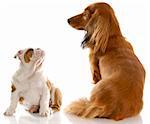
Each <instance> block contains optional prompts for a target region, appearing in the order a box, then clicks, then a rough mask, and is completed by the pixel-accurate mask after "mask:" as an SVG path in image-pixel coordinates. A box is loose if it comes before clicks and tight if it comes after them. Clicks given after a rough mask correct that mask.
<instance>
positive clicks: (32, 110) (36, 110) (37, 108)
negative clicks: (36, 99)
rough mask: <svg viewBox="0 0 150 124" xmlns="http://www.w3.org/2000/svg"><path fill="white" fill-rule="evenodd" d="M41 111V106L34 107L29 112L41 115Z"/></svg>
mask: <svg viewBox="0 0 150 124" xmlns="http://www.w3.org/2000/svg"><path fill="white" fill-rule="evenodd" d="M39 109H40V106H39V105H32V106H31V107H30V109H29V110H28V111H29V112H30V113H39Z"/></svg>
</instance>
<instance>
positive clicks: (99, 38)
mask: <svg viewBox="0 0 150 124" xmlns="http://www.w3.org/2000/svg"><path fill="white" fill-rule="evenodd" d="M109 25H110V23H109V17H108V16H107V15H105V16H104V15H103V16H101V14H100V13H99V12H98V11H96V12H95V13H94V14H93V15H92V17H91V19H90V20H89V23H88V24H87V30H88V32H89V34H91V38H90V43H91V44H93V49H94V53H96V52H101V53H102V54H103V53H105V51H106V48H107V44H108V38H109Z"/></svg>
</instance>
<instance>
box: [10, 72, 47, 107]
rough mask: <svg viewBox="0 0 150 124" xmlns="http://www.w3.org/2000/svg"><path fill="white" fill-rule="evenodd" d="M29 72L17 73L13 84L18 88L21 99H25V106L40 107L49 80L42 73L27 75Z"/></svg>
mask: <svg viewBox="0 0 150 124" xmlns="http://www.w3.org/2000/svg"><path fill="white" fill-rule="evenodd" d="M26 73H28V72H23V71H20V70H19V71H17V72H16V73H15V75H14V76H13V81H12V83H13V84H14V85H15V87H16V89H17V90H16V91H17V92H18V94H19V97H23V99H24V100H23V102H22V103H23V105H25V106H26V107H30V106H32V105H39V104H40V99H41V96H42V94H43V90H48V89H47V85H46V82H47V78H46V77H45V76H44V75H43V72H42V71H38V72H34V73H33V74H32V75H28V77H27V75H25V74H26Z"/></svg>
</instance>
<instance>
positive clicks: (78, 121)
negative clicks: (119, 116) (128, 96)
mask: <svg viewBox="0 0 150 124" xmlns="http://www.w3.org/2000/svg"><path fill="white" fill-rule="evenodd" d="M65 115H66V117H67V118H68V120H69V121H70V123H71V124H87V123H88V124H97V123H101V124H143V121H142V117H141V116H140V115H138V116H135V117H132V118H128V119H124V120H121V121H114V120H108V119H102V118H101V119H100V118H99V119H98V118H97V119H83V118H79V117H77V116H74V115H70V114H65Z"/></svg>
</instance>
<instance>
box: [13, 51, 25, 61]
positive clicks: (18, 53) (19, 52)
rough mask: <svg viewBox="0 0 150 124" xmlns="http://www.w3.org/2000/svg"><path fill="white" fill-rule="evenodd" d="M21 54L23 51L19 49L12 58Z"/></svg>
mask: <svg viewBox="0 0 150 124" xmlns="http://www.w3.org/2000/svg"><path fill="white" fill-rule="evenodd" d="M21 54H23V51H22V50H19V51H18V52H17V53H16V54H15V56H14V58H15V59H16V58H18V57H19V56H20V55H21Z"/></svg>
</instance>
